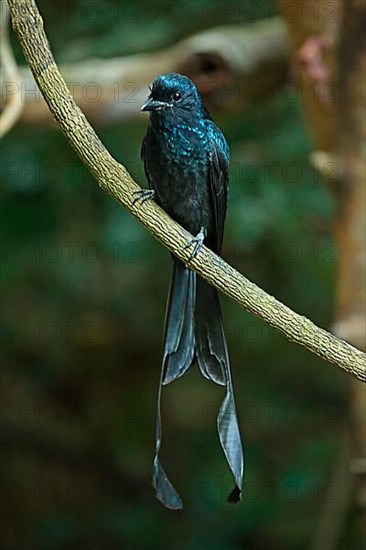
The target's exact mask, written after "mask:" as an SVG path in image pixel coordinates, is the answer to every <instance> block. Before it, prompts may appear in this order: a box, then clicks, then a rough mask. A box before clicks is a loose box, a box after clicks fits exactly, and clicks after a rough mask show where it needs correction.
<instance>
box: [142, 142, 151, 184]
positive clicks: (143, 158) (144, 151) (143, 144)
mask: <svg viewBox="0 0 366 550" xmlns="http://www.w3.org/2000/svg"><path fill="white" fill-rule="evenodd" d="M146 138H147V134H146V135H145V137H144V139H143V140H142V143H141V151H140V156H141V160H142V161H143V163H144V170H145V175H146V179H147V182H148V184H149V187H151V183H150V176H149V172H148V170H147V165H146Z"/></svg>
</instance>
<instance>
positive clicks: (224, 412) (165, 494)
mask: <svg viewBox="0 0 366 550" xmlns="http://www.w3.org/2000/svg"><path fill="white" fill-rule="evenodd" d="M195 358H196V359H197V363H198V366H199V368H200V371H201V372H202V374H203V375H204V376H205V377H206V378H208V379H209V380H212V381H213V382H215V383H217V384H220V385H223V386H226V395H225V398H224V401H223V403H222V405H221V407H220V411H219V414H218V418H217V426H218V432H219V437H220V442H221V445H222V448H223V450H224V453H225V456H226V459H227V461H228V463H229V466H230V469H231V471H232V473H233V475H234V478H235V482H236V485H235V488H234V490H233V491H232V492H231V494H230V495H229V499H228V500H229V501H230V502H238V501H239V500H240V495H241V484H242V478H243V450H242V445H241V440H240V433H239V427H238V421H237V417H236V410H235V402H234V394H233V387H232V381H231V374H230V364H229V356H228V351H227V345H226V338H225V333H224V329H223V322H222V314H221V308H220V302H219V297H218V293H217V290H216V289H215V288H213V287H212V286H210V285H209V284H208V283H206V282H205V281H204V280H203V279H201V278H200V277H199V276H197V275H196V273H194V272H193V271H191V270H190V269H188V268H187V267H186V266H185V265H184V264H182V263H181V262H180V261H179V260H176V259H174V267H173V276H172V281H171V285H170V291H169V296H168V303H167V310H166V319H165V333H164V342H163V361H162V370H161V379H160V385H159V395H158V411H157V424H156V451H155V459H154V467H153V486H154V488H155V490H156V496H157V498H158V500H160V501H161V502H162V503H163V504H164V505H165V506H167V507H168V508H172V509H180V508H182V507H183V504H182V501H181V498H180V496H179V495H178V493H177V492H176V490H175V489H174V487H173V486H172V484H171V483H170V481H169V479H168V478H167V476H166V474H165V472H164V470H163V468H162V466H161V464H160V461H159V450H160V446H161V436H162V432H161V410H160V401H161V386H162V385H164V384H168V383H169V382H172V381H173V380H176V379H177V378H179V377H180V376H182V375H183V374H184V373H185V372H187V370H188V369H189V368H190V366H191V365H192V364H193V361H194V359H195Z"/></svg>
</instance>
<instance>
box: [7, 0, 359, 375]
mask: <svg viewBox="0 0 366 550" xmlns="http://www.w3.org/2000/svg"><path fill="white" fill-rule="evenodd" d="M9 6H10V11H11V17H12V23H13V27H14V30H15V32H16V34H17V36H18V39H19V41H20V44H21V46H22V49H23V52H24V55H25V58H26V60H27V62H28V64H29V66H30V68H31V70H32V72H33V75H34V77H35V79H36V81H37V84H38V86H39V88H40V90H41V91H42V94H43V96H44V98H45V100H46V102H47V104H48V106H49V108H50V110H51V112H52V114H53V116H54V117H55V119H56V121H57V122H58V124H59V126H60V128H61V130H62V132H63V133H64V135H65V136H66V138H67V139H68V141H69V142H70V144H71V146H72V147H73V148H74V150H75V151H76V152H77V154H78V155H79V157H80V159H81V160H82V162H83V163H84V164H85V165H86V166H87V167H88V168H89V169H90V171H91V172H92V174H93V175H94V177H95V178H96V180H97V181H98V184H99V186H100V187H101V188H102V189H103V190H104V191H105V192H107V193H108V194H109V195H111V197H113V198H114V199H116V200H117V201H118V202H120V203H121V204H122V205H123V206H125V207H126V208H127V210H128V211H129V212H130V213H131V214H132V215H133V216H134V217H135V218H136V219H137V220H138V221H139V222H140V223H141V224H142V225H144V227H146V228H147V229H148V230H149V231H150V232H151V233H152V235H153V236H154V237H155V238H156V239H158V240H159V241H160V242H161V243H162V244H163V245H164V246H166V247H167V248H168V249H169V250H170V251H171V252H173V253H174V254H175V255H176V256H177V257H178V258H179V259H180V260H182V261H183V262H185V263H187V262H188V258H189V250H185V249H184V245H185V244H186V243H187V240H188V239H189V238H190V237H191V235H190V234H189V233H188V232H187V231H185V230H184V229H183V228H182V227H180V226H179V225H178V224H177V223H176V222H174V221H173V220H172V219H171V218H169V216H168V215H167V214H166V213H165V212H164V211H163V210H162V209H160V208H159V207H158V206H157V205H156V204H155V203H153V202H148V203H146V204H143V205H141V204H135V205H133V204H132V200H133V197H132V193H133V192H134V191H137V190H139V187H138V186H137V184H136V183H135V182H134V180H133V179H132V178H131V176H130V175H129V174H128V172H127V170H126V169H125V168H124V167H123V166H122V165H121V164H119V163H118V162H117V161H116V160H114V159H113V158H112V156H111V155H110V154H109V153H108V151H107V150H106V148H105V147H104V146H103V144H102V143H101V141H100V140H99V138H98V137H97V135H96V134H95V132H94V130H93V129H92V127H91V126H90V124H89V123H88V121H87V119H86V118H85V116H84V114H83V113H82V111H81V110H80V109H79V107H78V106H77V105H76V104H75V102H74V100H73V98H72V96H71V93H70V91H69V90H68V88H67V86H66V83H65V81H64V80H63V78H62V76H61V74H60V72H59V70H58V68H57V66H56V63H55V61H54V58H53V56H52V53H51V50H50V46H49V43H48V40H47V37H46V35H45V32H44V29H43V21H42V18H41V16H40V14H39V12H38V9H37V6H36V4H35V2H34V0H9ZM189 265H190V267H191V268H192V269H193V270H194V271H196V272H197V273H198V274H199V275H201V276H202V277H204V278H205V279H206V280H207V281H209V282H210V283H211V284H212V285H214V286H215V287H216V288H217V289H218V290H220V291H221V292H223V293H224V294H226V295H227V296H228V297H229V298H231V299H232V300H234V301H235V302H237V303H238V304H239V305H241V306H242V307H244V308H245V309H246V310H248V311H250V312H251V313H253V314H254V315H256V316H257V317H259V318H261V319H262V320H263V321H265V322H266V323H268V324H269V325H271V326H272V327H274V328H276V329H277V330H279V331H280V332H282V333H283V334H284V335H285V336H286V337H287V338H288V339H289V340H290V341H292V342H295V343H297V344H300V345H302V346H304V347H306V348H307V349H308V350H310V351H311V352H313V353H315V354H316V355H318V356H319V357H322V358H323V359H326V360H327V361H329V362H331V363H333V364H335V365H337V366H338V367H340V368H342V369H343V370H345V371H347V372H348V373H350V374H352V375H353V376H355V377H356V378H358V379H359V380H362V381H365V380H366V355H365V354H364V353H363V352H361V351H359V350H358V349H356V348H354V347H353V346H351V345H349V344H347V343H346V342H344V341H342V340H340V339H338V338H337V337H335V336H333V335H332V334H330V333H329V332H327V331H325V330H323V329H321V328H319V327H317V326H316V325H314V323H312V322H311V321H310V320H309V319H306V318H305V317H303V316H301V315H298V314H297V313H295V312H293V311H292V310H291V309H290V308H288V307H287V306H285V305H284V304H282V303H281V302H279V301H278V300H276V299H275V298H274V297H273V296H270V295H269V294H267V293H266V292H264V291H263V290H262V289H260V288H259V287H257V286H256V285H255V284H254V283H252V282H251V281H249V280H248V279H246V278H245V277H244V276H243V275H241V274H240V273H239V272H238V271H236V270H235V269H234V268H233V267H231V266H230V265H229V264H227V263H225V262H224V260H222V259H221V258H220V257H218V256H216V254H214V253H213V252H212V251H210V250H209V249H208V248H206V247H203V249H202V251H201V252H200V254H199V255H198V257H197V258H195V259H194V260H192V261H191V262H190V264H189Z"/></svg>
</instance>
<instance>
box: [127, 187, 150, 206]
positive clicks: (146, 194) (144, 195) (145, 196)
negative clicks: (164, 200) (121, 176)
mask: <svg viewBox="0 0 366 550" xmlns="http://www.w3.org/2000/svg"><path fill="white" fill-rule="evenodd" d="M132 194H133V195H136V196H135V198H134V199H133V201H132V204H135V203H136V202H139V201H141V203H144V202H145V201H148V200H150V199H153V198H154V197H155V191H154V190H153V189H141V191H135V192H134V193H132Z"/></svg>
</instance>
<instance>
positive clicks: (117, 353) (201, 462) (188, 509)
mask: <svg viewBox="0 0 366 550" xmlns="http://www.w3.org/2000/svg"><path fill="white" fill-rule="evenodd" d="M211 4H213V5H214V6H221V5H222V3H220V2H211ZM247 4H248V10H246V14H247V15H246V17H247V19H246V20H247V21H248V22H250V20H251V19H252V18H255V17H257V16H258V10H253V11H251V8H250V4H251V2H250V1H248V2H247ZM267 4H268V3H267ZM38 5H39V8H40V11H41V13H42V15H43V16H44V20H45V24H46V30H47V33H48V36H49V39H50V42H51V45H52V48H53V51H54V52H55V54H56V59H57V60H58V61H59V62H66V61H70V62H71V61H76V60H77V61H79V60H82V59H84V58H88V57H90V56H93V55H98V56H105V57H111V56H118V55H123V54H130V53H134V52H137V51H148V50H152V49H155V48H159V47H162V46H164V45H168V44H172V43H174V42H175V41H177V40H178V39H180V38H182V37H185V36H188V35H189V34H191V33H192V32H194V31H198V30H200V29H202V28H205V27H207V26H214V25H219V24H222V23H223V21H221V19H220V17H222V12H221V11H220V9H214V10H212V12H213V14H214V15H213V16H212V17H211V18H210V20H209V21H206V20H204V19H203V17H202V10H203V8H204V6H205V4H204V3H203V2H201V1H199V0H195V1H187V0H184V1H182V0H180V1H179V2H176V3H175V2H157V3H155V2H152V1H147V2H135V3H131V2H114V1H106V0H104V1H102V0H99V1H97V0H96V1H94V2H92V3H91V2H88V1H75V2H68V3H66V4H65V3H64V2H61V1H60V0H53V1H52V2H46V1H45V0H42V1H39V2H38ZM91 8H93V9H95V10H96V13H97V14H98V16H96V17H94V18H93V17H89V16H87V15H86V14H87V13H89V12H88V11H87V10H88V9H91ZM116 13H119V16H117V17H116ZM70 14H72V15H70ZM187 14H189V16H187ZM251 14H252V16H251ZM230 22H231V21H230V17H227V18H226V20H225V23H230ZM232 22H233V23H237V21H232ZM16 48H17V47H16ZM17 53H18V54H19V48H18V49H17ZM21 59H22V58H21V56H20V55H19V60H21ZM21 62H22V63H23V60H22V61H21ZM136 108H138V105H137V106H136ZM212 114H213V116H214V118H215V120H216V121H217V122H218V124H219V125H220V127H221V128H222V130H223V131H224V133H225V135H226V137H227V139H228V142H229V145H230V148H231V156H232V161H231V181H230V192H229V205H228V216H227V224H226V234H225V243H224V249H223V257H224V258H225V259H227V260H228V261H229V262H230V263H231V264H232V265H234V266H235V267H236V268H237V269H238V270H239V271H241V272H242V273H243V274H245V275H246V276H248V277H249V278H250V279H251V280H253V281H254V282H256V283H257V284H258V285H259V286H261V287H263V288H264V289H265V290H266V291H267V292H269V293H270V294H273V295H274V296H276V297H277V298H278V299H280V300H282V301H284V302H285V303H286V304H287V305H288V306H290V307H291V308H293V309H294V310H296V311H298V312H300V313H302V314H304V315H306V316H309V317H310V318H311V319H312V320H314V321H315V322H316V323H318V324H319V325H320V326H322V327H325V328H326V327H328V326H329V325H330V324H331V321H332V315H333V302H334V281H335V276H336V269H337V250H336V245H335V244H334V242H333V237H332V233H331V230H332V214H333V205H332V201H331V199H330V197H329V196H328V193H327V191H326V188H325V186H324V185H323V184H322V182H321V181H319V177H318V174H317V173H316V172H315V171H313V169H312V168H311V166H310V164H309V160H308V158H309V153H310V152H311V150H312V145H311V143H310V141H309V138H308V136H307V134H306V131H305V129H304V124H303V120H302V116H301V104H300V102H299V101H292V102H291V101H289V99H288V98H286V97H284V96H283V95H282V94H281V93H280V94H278V95H277V96H276V97H275V98H273V99H272V100H271V101H267V102H265V103H260V104H254V103H253V106H252V108H251V109H250V110H249V111H248V112H246V113H245V114H243V115H241V116H237V115H235V116H225V118H222V117H221V118H220V116H219V115H218V114H217V113H216V114H215V113H212ZM146 124H147V119H146V117H145V116H143V115H141V120H139V122H134V123H129V124H118V125H115V126H109V127H101V128H98V133H99V135H100V137H101V139H102V140H103V142H104V143H105V144H106V146H107V147H108V149H109V150H110V152H111V153H112V155H113V156H115V157H116V158H117V159H119V160H121V162H123V163H124V164H125V166H126V167H127V168H128V169H129V170H130V172H131V174H132V176H133V177H134V178H136V180H137V181H138V182H145V177H144V174H143V168H142V164H141V161H140V157H139V153H140V143H141V140H142V138H143V135H144V132H145V129H146ZM294 167H295V168H294ZM1 172H2V187H1V194H2V206H1V208H2V225H3V246H2V252H3V253H2V256H3V258H2V260H3V261H2V273H1V277H2V343H3V361H2V364H3V368H2V388H3V405H2V409H3V410H2V419H3V443H4V450H3V454H2V471H3V473H4V474H5V476H4V478H5V479H4V482H3V485H2V487H3V488H2V497H1V507H2V512H1V516H2V519H3V523H4V529H3V544H4V548H9V549H22V550H23V549H24V550H31V549H37V550H43V549H44V550H46V549H47V550H48V549H55V550H58V549H64V548H68V549H74V548H75V549H84V548H85V549H86V548H89V549H96V550H99V549H101V548H110V549H119V548H128V549H135V548H136V549H144V548H173V549H184V550H195V549H205V548H212V549H214V548H217V549H227V550H232V549H239V548H240V549H242V548H258V549H268V548H281V549H282V548H283V549H295V548H296V549H297V548H307V547H308V546H309V545H310V543H311V541H312V538H313V536H314V531H315V528H316V525H317V519H318V517H319V514H320V512H321V510H322V508H323V506H324V505H325V504H326V503H327V502H328V501H329V500H330V499H339V498H341V495H340V494H339V492H338V491H337V487H335V486H330V487H329V486H328V483H329V481H330V480H331V477H332V473H333V469H334V465H335V461H336V460H337V456H338V452H339V450H340V446H341V441H340V437H339V435H340V433H341V430H342V427H343V420H342V419H343V417H344V416H345V410H346V395H345V391H344V384H345V376H346V375H344V374H342V373H341V372H339V371H338V370H337V369H335V368H334V367H332V366H329V365H327V364H326V363H324V362H323V361H321V360H320V359H317V358H316V357H315V356H313V355H311V354H310V353H309V352H307V351H305V350H304V349H302V348H300V347H298V346H295V345H293V344H290V343H289V342H287V341H286V340H285V339H284V338H283V337H282V336H280V335H278V334H277V333H275V332H274V331H273V330H272V329H270V328H269V327H268V326H266V325H265V324H263V323H262V322H260V321H259V320H257V319H255V318H254V317H252V316H251V315H249V314H247V313H246V312H245V311H244V310H242V309H240V308H239V307H238V306H236V305H235V304H234V303H231V302H229V301H228V300H226V299H225V298H222V304H223V309H224V317H225V325H226V330H227V336H228V342H229V350H230V356H231V362H232V370H233V377H234V387H235V392H236V399H237V406H238V414H239V419H240V425H241V430H242V434H243V440H244V445H245V448H246V477H245V485H244V491H243V496H244V499H243V503H241V504H240V505H238V506H230V505H227V504H226V502H225V500H226V496H227V493H228V491H229V490H230V489H231V486H232V480H231V477H230V473H229V471H228V467H227V465H226V462H225V460H224V457H223V453H222V450H221V447H220V445H219V442H218V437H217V433H216V427H215V418H216V412H217V408H218V406H219V403H220V401H221V399H222V393H223V392H222V389H221V388H218V387H215V385H214V384H211V383H209V382H208V381H206V380H204V379H202V378H201V377H200V376H199V375H198V373H197V372H196V371H195V370H194V372H191V373H190V374H189V375H187V376H186V377H184V378H183V379H181V380H179V381H177V382H176V383H174V384H172V385H171V386H169V387H167V388H164V392H163V430H164V445H163V452H162V459H163V464H164V466H165V468H166V470H167V472H168V473H169V475H170V477H171V479H172V480H173V482H174V484H175V486H176V488H177V489H178V491H179V492H180V494H181V495H182V498H183V500H184V505H185V508H184V510H183V511H182V512H181V513H174V512H170V511H168V510H165V509H163V508H162V507H161V506H160V504H159V503H158V502H157V501H156V500H155V498H154V493H153V490H152V488H151V487H150V479H151V463H152V457H153V446H154V430H155V410H156V394H157V383H158V379H159V370H160V359H161V357H160V346H161V337H162V330H163V321H164V309H165V299H166V294H167V288H168V284H169V278H170V259H169V254H168V253H167V251H166V250H164V249H163V248H162V247H161V246H160V245H159V244H157V242H155V241H154V239H153V238H152V237H151V236H150V235H149V234H148V233H147V232H146V231H145V230H144V229H143V228H142V227H141V226H139V225H138V223H137V222H135V221H134V220H133V219H132V218H131V216H130V215H129V214H128V213H127V212H125V211H124V210H123V209H122V208H121V207H120V206H119V205H118V204H117V203H115V202H114V201H113V200H112V199H111V198H110V197H108V196H107V195H105V194H104V193H103V192H102V191H100V190H99V189H98V187H97V185H96V184H95V182H94V181H93V179H92V177H91V176H90V175H89V174H88V173H87V171H86V169H84V168H83V166H82V165H81V163H80V162H79V160H78V158H77V157H76V155H75V154H74V152H73V151H72V150H71V148H70V147H69V145H68V144H67V142H66V140H65V139H64V138H63V136H61V135H60V134H59V132H58V131H55V130H54V129H45V128H31V127H24V126H19V127H15V128H14V129H13V130H12V132H11V133H10V134H9V135H8V136H7V137H6V138H5V139H4V140H3V143H2V171H1ZM349 523H351V518H350V520H349ZM345 536H346V537H347V536H348V535H347V533H346V534H345ZM344 544H345V545H346V546H343V547H347V548H351V547H352V548H356V547H357V545H356V546H353V545H352V541H351V540H345V541H344Z"/></svg>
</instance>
